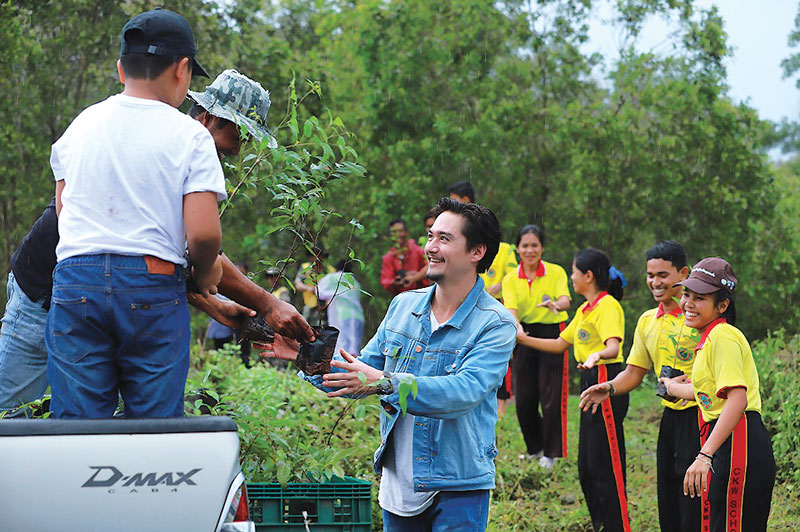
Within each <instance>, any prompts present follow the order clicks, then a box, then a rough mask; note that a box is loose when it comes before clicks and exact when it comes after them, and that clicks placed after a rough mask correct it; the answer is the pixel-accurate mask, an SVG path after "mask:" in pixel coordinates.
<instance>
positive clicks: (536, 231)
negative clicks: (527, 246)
mask: <svg viewBox="0 0 800 532" xmlns="http://www.w3.org/2000/svg"><path fill="white" fill-rule="evenodd" d="M525 235H536V238H538V239H539V243H540V244H542V247H544V230H543V229H542V228H540V227H539V226H538V225H533V224H528V225H523V226H522V229H520V230H519V233H517V240H516V241H515V243H514V245H515V246H517V247H519V243H520V242H521V241H522V237H523V236H525Z"/></svg>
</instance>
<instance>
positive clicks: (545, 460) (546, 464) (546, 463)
mask: <svg viewBox="0 0 800 532" xmlns="http://www.w3.org/2000/svg"><path fill="white" fill-rule="evenodd" d="M555 463H556V459H555V458H550V457H549V456H542V457H541V458H539V465H540V466H542V467H543V468H545V469H553V464H555Z"/></svg>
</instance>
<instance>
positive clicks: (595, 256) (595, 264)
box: [574, 248, 628, 301]
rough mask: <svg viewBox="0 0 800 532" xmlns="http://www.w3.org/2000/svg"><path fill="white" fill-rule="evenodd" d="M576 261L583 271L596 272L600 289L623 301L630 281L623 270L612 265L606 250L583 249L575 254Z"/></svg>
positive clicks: (576, 265)
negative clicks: (625, 288)
mask: <svg viewBox="0 0 800 532" xmlns="http://www.w3.org/2000/svg"><path fill="white" fill-rule="evenodd" d="M574 262H575V267H576V268H578V269H579V270H580V271H581V272H583V273H586V272H589V271H591V272H592V274H594V279H595V283H597V288H598V289H599V290H601V291H605V292H608V293H609V294H611V296H612V297H613V298H614V299H616V300H617V301H622V296H623V288H624V287H625V286H626V285H627V284H628V283H627V281H626V280H625V276H624V275H622V272H621V271H619V270H618V269H617V268H615V267H613V266H611V260H610V259H609V258H608V255H606V254H605V252H603V251H600V250H599V249H595V248H586V249H582V250H580V251H579V252H577V253H576V254H575V259H574Z"/></svg>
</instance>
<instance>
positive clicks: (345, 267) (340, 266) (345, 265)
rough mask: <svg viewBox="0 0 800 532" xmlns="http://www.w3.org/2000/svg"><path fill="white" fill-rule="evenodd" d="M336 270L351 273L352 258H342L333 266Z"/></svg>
mask: <svg viewBox="0 0 800 532" xmlns="http://www.w3.org/2000/svg"><path fill="white" fill-rule="evenodd" d="M334 268H336V271H341V272H346V273H353V260H352V259H342V260H340V261H339V262H337V263H336V265H335V266H334Z"/></svg>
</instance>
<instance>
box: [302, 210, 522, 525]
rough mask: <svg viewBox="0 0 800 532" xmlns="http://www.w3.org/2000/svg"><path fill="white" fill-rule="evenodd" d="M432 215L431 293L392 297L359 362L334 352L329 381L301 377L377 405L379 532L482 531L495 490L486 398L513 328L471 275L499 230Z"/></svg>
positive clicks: (459, 214)
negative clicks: (403, 403) (371, 398)
mask: <svg viewBox="0 0 800 532" xmlns="http://www.w3.org/2000/svg"><path fill="white" fill-rule="evenodd" d="M434 214H435V215H436V216H437V217H436V221H435V222H434V224H433V227H432V228H431V230H430V231H429V232H428V237H429V239H428V243H427V244H426V246H425V253H426V255H427V257H428V263H429V267H428V273H427V278H428V279H430V280H431V281H434V282H435V283H436V284H434V285H433V286H432V287H428V288H423V289H419V290H412V291H409V292H404V293H402V294H400V295H398V296H397V297H395V298H394V300H393V301H392V303H391V305H390V306H389V310H388V312H387V314H386V317H385V318H384V320H383V322H382V323H381V325H380V327H379V328H378V331H377V333H376V334H375V336H374V337H373V338H372V340H370V342H369V343H368V344H367V346H366V347H365V348H364V350H363V351H362V352H361V356H360V357H359V358H357V359H356V358H354V357H353V356H351V355H350V354H349V353H345V352H344V351H342V357H341V358H340V357H337V358H336V360H334V361H333V362H332V366H333V367H334V369H333V373H330V374H327V375H324V376H323V377H322V378H321V379H320V378H319V377H316V378H314V377H312V378H309V380H310V381H311V382H312V383H314V384H316V385H318V386H320V387H323V388H324V389H326V390H328V395H329V396H331V397H337V396H348V397H360V396H363V395H365V394H368V393H380V394H382V396H383V397H382V399H381V406H382V411H381V438H382V441H381V445H380V447H379V448H378V450H377V451H376V452H375V471H376V472H378V473H382V474H383V476H382V478H381V488H380V495H379V502H380V504H381V508H383V523H384V530H387V531H401V530H402V531H406V530H443V529H447V530H485V528H486V522H487V519H488V509H489V490H490V489H492V488H494V477H495V467H494V457H495V456H496V455H497V447H496V446H495V435H494V427H495V423H496V422H497V401H496V399H495V395H496V391H497V388H498V386H500V383H501V381H502V379H503V376H504V375H505V373H506V369H507V367H508V359H509V357H510V356H511V351H512V349H513V348H514V343H515V336H516V326H515V322H514V319H513V317H512V316H511V314H509V312H508V311H507V310H506V309H505V308H504V307H503V306H502V305H501V304H500V303H499V302H498V301H497V300H495V299H494V298H493V297H492V296H490V295H489V294H488V293H486V291H485V290H484V289H483V281H482V280H481V279H480V278H479V277H478V274H479V273H481V272H483V271H485V270H486V268H487V267H488V266H489V265H490V264H491V263H492V260H493V259H494V256H495V254H496V253H497V248H498V245H499V242H500V235H501V232H500V224H499V222H498V221H497V218H496V217H495V215H494V214H493V213H492V212H491V211H490V210H489V209H486V208H484V207H481V206H480V205H476V204H466V203H461V202H459V201H456V200H452V199H449V198H443V199H442V200H440V201H439V203H438V204H437V206H436V207H435V208H434ZM364 376H366V381H365V382H362V379H363V378H364ZM404 382H406V383H408V382H415V383H416V388H417V393H416V395H414V394H408V389H409V388H410V387H408V386H401V384H402V383H404ZM401 387H402V388H403V390H401ZM401 391H404V392H405V393H404V395H407V397H406V399H407V401H408V403H407V412H406V413H405V414H403V413H402V412H401V407H400V397H399V392H401Z"/></svg>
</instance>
